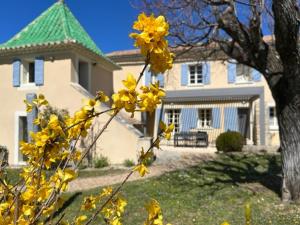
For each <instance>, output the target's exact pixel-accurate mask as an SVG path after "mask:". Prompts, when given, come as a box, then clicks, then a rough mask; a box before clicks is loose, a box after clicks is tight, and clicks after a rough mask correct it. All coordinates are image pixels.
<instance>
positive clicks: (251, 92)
mask: <svg viewBox="0 0 300 225" xmlns="http://www.w3.org/2000/svg"><path fill="white" fill-rule="evenodd" d="M263 91H264V87H238V88H216V89H193V90H176V91H166V97H165V98H164V102H165V103H168V102H196V101H197V102H199V101H253V100H255V99H257V98H259V96H260V95H261V94H262V93H263Z"/></svg>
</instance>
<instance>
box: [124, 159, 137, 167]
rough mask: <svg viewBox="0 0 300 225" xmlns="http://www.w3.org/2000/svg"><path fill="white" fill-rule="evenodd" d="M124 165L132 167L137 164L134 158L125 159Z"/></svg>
mask: <svg viewBox="0 0 300 225" xmlns="http://www.w3.org/2000/svg"><path fill="white" fill-rule="evenodd" d="M123 165H124V166H126V167H132V166H134V165H135V163H134V161H133V160H132V159H125V160H124V162H123Z"/></svg>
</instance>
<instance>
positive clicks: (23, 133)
mask: <svg viewBox="0 0 300 225" xmlns="http://www.w3.org/2000/svg"><path fill="white" fill-rule="evenodd" d="M27 130H28V127H27V117H26V116H20V117H19V142H21V141H24V142H28V133H27ZM19 149H20V148H19ZM25 160H26V157H25V156H24V155H23V154H22V153H21V152H20V151H19V162H24V161H25Z"/></svg>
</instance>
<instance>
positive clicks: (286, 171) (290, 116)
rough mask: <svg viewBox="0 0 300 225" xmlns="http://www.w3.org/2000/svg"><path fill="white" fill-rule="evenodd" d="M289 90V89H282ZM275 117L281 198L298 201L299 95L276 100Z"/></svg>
mask: <svg viewBox="0 0 300 225" xmlns="http://www.w3.org/2000/svg"><path fill="white" fill-rule="evenodd" d="M282 91H283V92H290V90H285V91H284V90H282ZM277 117H278V122H279V131H280V141H281V144H280V147H281V151H282V152H281V154H282V163H283V164H282V170H283V180H282V182H283V183H282V200H283V201H284V202H289V201H293V202H299V201H300V95H294V97H293V96H292V95H290V100H289V101H287V102H282V101H278V100H277Z"/></svg>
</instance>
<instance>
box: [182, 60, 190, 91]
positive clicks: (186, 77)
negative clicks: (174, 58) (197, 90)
mask: <svg viewBox="0 0 300 225" xmlns="http://www.w3.org/2000/svg"><path fill="white" fill-rule="evenodd" d="M188 68H189V67H188V65H187V64H182V65H181V86H187V85H188V82H189V72H188Z"/></svg>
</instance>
